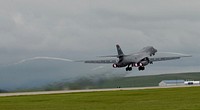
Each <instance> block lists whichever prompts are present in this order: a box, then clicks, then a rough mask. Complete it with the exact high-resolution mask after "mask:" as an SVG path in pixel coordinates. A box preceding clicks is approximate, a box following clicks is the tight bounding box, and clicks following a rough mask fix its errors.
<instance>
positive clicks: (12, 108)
mask: <svg viewBox="0 0 200 110" xmlns="http://www.w3.org/2000/svg"><path fill="white" fill-rule="evenodd" d="M199 91H200V87H199V86H192V87H179V88H176V87H175V88H148V89H137V90H115V91H98V92H83V93H82V92H75V93H60V94H45V95H28V96H6V97H5V96H4V97H0V110H111V109H112V110H199V108H200V94H199V93H200V92H199Z"/></svg>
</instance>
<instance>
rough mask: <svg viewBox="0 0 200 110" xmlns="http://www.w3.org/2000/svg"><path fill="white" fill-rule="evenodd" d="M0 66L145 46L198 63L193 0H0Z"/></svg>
mask: <svg viewBox="0 0 200 110" xmlns="http://www.w3.org/2000/svg"><path fill="white" fill-rule="evenodd" d="M0 39H1V40H0V64H1V65H4V64H10V63H15V62H17V61H20V60H22V59H26V58H31V57H37V56H48V57H62V58H69V59H75V60H76V59H84V58H90V57H94V56H99V55H108V54H115V53H116V50H115V45H116V44H120V45H121V47H122V49H123V50H124V52H125V53H128V52H135V51H138V50H140V49H141V48H143V47H145V46H149V45H151V46H154V47H155V48H157V49H158V50H159V51H170V52H179V53H187V54H191V55H193V56H194V57H193V58H191V59H190V60H186V61H185V62H186V63H189V64H194V65H197V66H199V65H200V63H199V62H200V60H199V59H200V58H199V57H200V56H199V54H200V49H199V48H200V43H199V42H200V1H199V0H0Z"/></svg>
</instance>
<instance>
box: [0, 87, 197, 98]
mask: <svg viewBox="0 0 200 110" xmlns="http://www.w3.org/2000/svg"><path fill="white" fill-rule="evenodd" d="M195 86H200V85H183V86H163V87H161V86H155V87H133V88H111V89H86V90H61V91H39V92H17V93H0V97H7V96H26V95H44V94H65V93H79V92H101V91H120V90H144V89H159V88H180V87H195Z"/></svg>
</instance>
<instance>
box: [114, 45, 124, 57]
mask: <svg viewBox="0 0 200 110" xmlns="http://www.w3.org/2000/svg"><path fill="white" fill-rule="evenodd" d="M116 48H117V53H118V56H123V55H124V53H123V52H122V49H121V48H120V46H119V45H116Z"/></svg>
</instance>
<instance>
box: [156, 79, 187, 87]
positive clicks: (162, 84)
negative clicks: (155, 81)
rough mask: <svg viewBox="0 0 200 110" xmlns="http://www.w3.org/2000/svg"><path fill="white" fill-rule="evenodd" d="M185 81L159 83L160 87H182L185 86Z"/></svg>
mask: <svg viewBox="0 0 200 110" xmlns="http://www.w3.org/2000/svg"><path fill="white" fill-rule="evenodd" d="M184 82H185V80H163V81H161V82H160V83H159V86H181V85H185V83H184Z"/></svg>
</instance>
